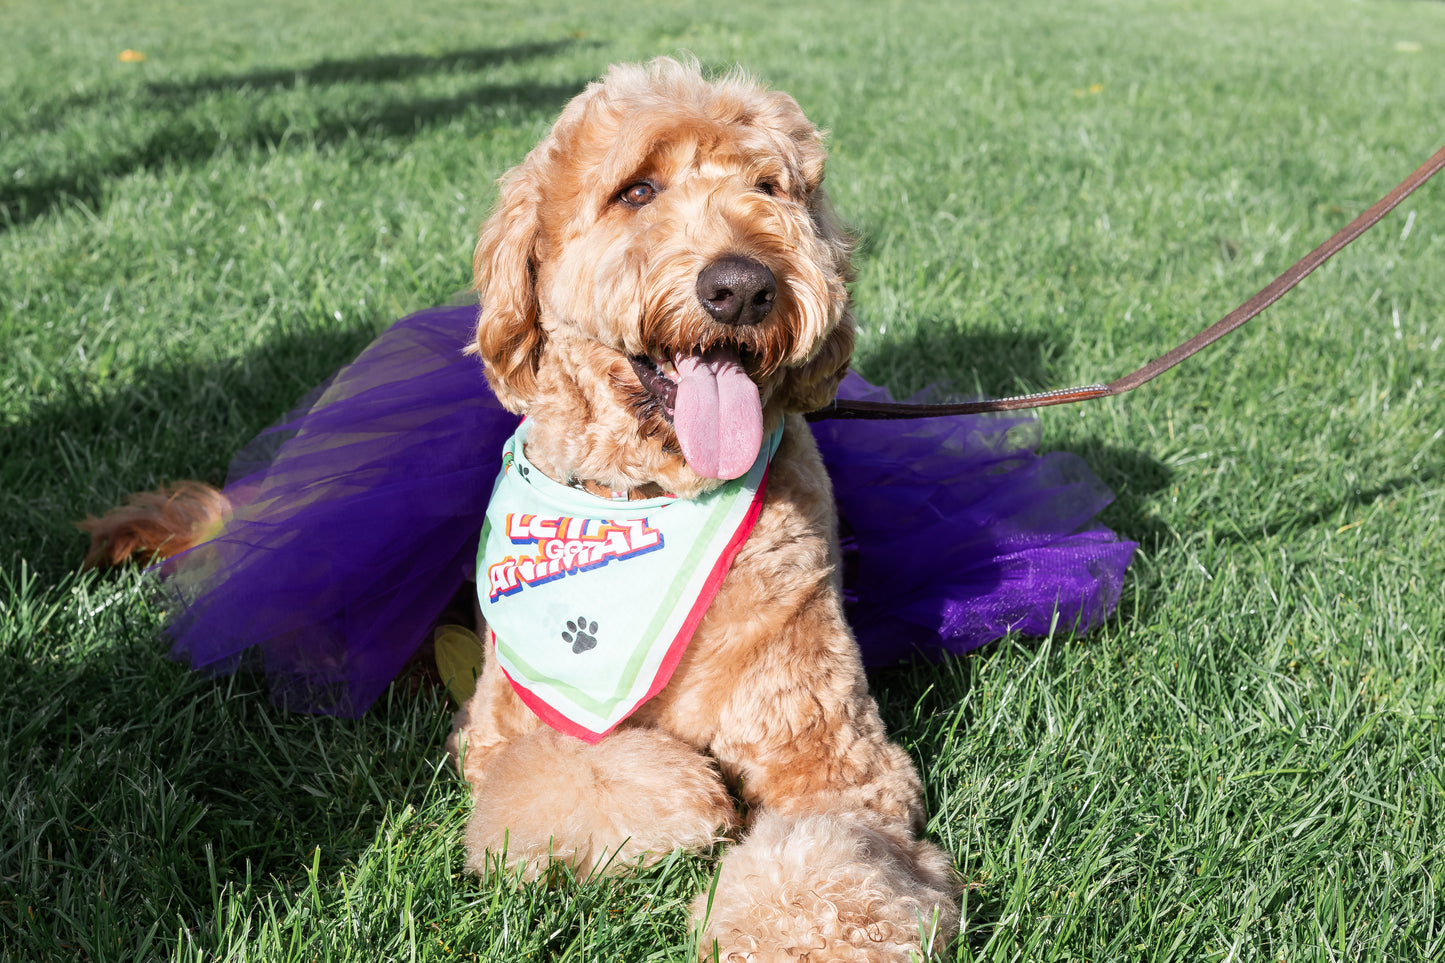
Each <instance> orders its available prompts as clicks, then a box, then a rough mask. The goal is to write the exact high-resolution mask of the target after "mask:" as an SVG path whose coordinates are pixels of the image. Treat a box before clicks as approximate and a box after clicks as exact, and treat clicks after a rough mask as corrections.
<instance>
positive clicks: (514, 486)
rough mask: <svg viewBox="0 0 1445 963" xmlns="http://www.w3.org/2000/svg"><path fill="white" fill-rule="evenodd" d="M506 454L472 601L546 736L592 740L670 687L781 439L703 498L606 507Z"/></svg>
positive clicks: (753, 511)
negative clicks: (549, 731) (739, 474)
mask: <svg viewBox="0 0 1445 963" xmlns="http://www.w3.org/2000/svg"><path fill="white" fill-rule="evenodd" d="M526 433H527V424H526V422H523V423H522V424H521V425H520V426H518V428H517V431H516V433H515V434H513V435H512V437H511V438H510V439H508V441H507V444H506V447H505V448H504V449H503V454H502V470H501V473H500V474H499V475H498V476H497V481H496V484H495V486H494V487H493V490H492V497H491V501H490V502H489V503H488V505H487V514H486V521H485V522H484V524H483V525H482V534H481V544H480V546H479V548H478V554H477V600H478V602H479V603H480V605H481V611H482V615H483V617H484V618H485V619H486V623H487V627H488V628H489V630H490V634H491V638H492V642H493V650H494V652H495V655H496V659H497V662H498V664H499V665H500V666H501V667H502V670H503V671H504V672H505V673H506V675H507V678H508V679H509V680H511V683H512V687H513V689H514V690H515V691H516V693H517V695H518V696H519V697H520V698H521V699H522V701H523V702H525V703H526V704H527V706H528V707H530V708H531V709H532V711H533V712H535V713H536V714H537V715H538V717H540V718H541V719H542V720H543V721H544V722H546V723H547V724H548V725H550V726H552V727H553V728H554V729H557V730H558V731H560V732H564V733H567V734H569V735H573V736H577V737H578V738H581V739H584V740H586V741H588V742H596V741H597V740H599V739H601V738H602V736H603V735H604V734H606V733H607V732H608V731H609V730H611V729H612V728H613V727H614V726H616V725H617V724H618V723H619V722H621V721H622V720H623V719H625V718H627V716H629V715H631V714H632V713H633V712H634V711H635V710H636V709H637V707H638V706H640V705H641V704H642V703H644V702H646V701H647V700H648V699H650V698H652V697H653V696H654V695H656V694H657V693H658V692H660V691H661V690H662V688H663V686H665V685H667V682H668V680H669V679H670V678H671V677H672V673H673V671H674V670H675V669H676V668H677V665H678V662H679V661H680V660H681V659H682V654H683V652H684V651H685V650H686V649H687V644H688V642H689V640H690V639H691V638H692V635H693V632H694V631H695V630H696V629H697V625H698V623H699V622H700V621H702V616H703V614H704V613H705V612H706V611H707V607H708V606H709V605H710V604H711V603H712V600H713V598H714V597H715V596H716V595H717V592H718V589H719V588H720V587H721V585H722V581H723V578H724V577H725V576H726V575H727V570H728V567H729V566H730V565H731V564H732V560H733V557H734V556H735V555H736V554H737V552H738V550H739V549H740V548H741V547H742V545H743V543H744V542H745V541H746V540H747V537H748V533H749V532H751V531H752V527H753V524H754V522H756V521H757V517H758V512H759V511H760V510H761V509H762V503H763V494H764V491H765V489H766V485H767V473H768V465H769V463H770V462H771V460H772V457H773V454H774V452H776V451H777V448H778V443H779V441H780V440H781V439H782V429H781V428H779V429H778V430H777V431H775V432H774V433H773V434H772V435H771V436H769V437H768V438H766V439H764V441H763V446H762V450H761V451H760V452H759V453H758V457H757V459H756V460H755V461H754V462H753V465H752V467H751V468H750V469H749V470H748V472H747V473H746V474H744V475H743V476H742V477H741V478H736V479H733V480H732V481H730V482H727V483H726V484H724V485H722V486H721V487H719V488H717V489H715V490H713V491H711V492H708V493H707V494H705V495H702V496H700V497H698V498H694V499H687V498H678V497H676V496H671V495H665V496H660V497H657V498H646V499H639V500H635V501H626V500H617V501H614V500H611V499H607V498H602V497H599V496H596V495H592V494H589V493H588V492H586V491H583V490H579V489H576V488H571V487H569V486H567V485H562V484H559V483H557V482H555V481H553V480H552V479H550V478H548V477H547V476H546V475H545V474H544V473H543V472H541V471H539V470H538V469H537V468H535V467H534V466H533V465H532V464H531V463H530V462H529V461H528V460H527V457H526V452H525V442H526Z"/></svg>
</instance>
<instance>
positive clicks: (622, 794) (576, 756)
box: [465, 728, 737, 877]
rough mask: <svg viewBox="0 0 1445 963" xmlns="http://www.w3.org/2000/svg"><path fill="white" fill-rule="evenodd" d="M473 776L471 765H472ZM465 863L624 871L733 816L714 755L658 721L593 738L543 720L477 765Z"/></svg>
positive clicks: (694, 841) (705, 841) (722, 827)
mask: <svg viewBox="0 0 1445 963" xmlns="http://www.w3.org/2000/svg"><path fill="white" fill-rule="evenodd" d="M468 778H472V774H470V773H469V774H468ZM472 790H473V794H472V803H473V806H472V818H471V820H470V821H469V822H468V824H467V829H466V837H465V841H466V846H467V853H468V855H467V868H468V869H469V870H471V871H472V872H475V873H478V874H485V873H487V872H489V871H491V869H492V868H494V867H497V866H504V867H506V868H509V869H511V868H521V870H522V872H523V873H524V874H525V875H527V876H528V877H535V876H537V875H538V874H540V873H542V872H543V871H545V870H546V868H547V866H548V864H549V863H551V862H561V863H567V864H569V865H570V866H572V868H573V869H574V870H575V871H576V872H577V873H578V874H579V875H583V876H585V875H587V874H588V873H591V872H593V871H602V872H612V873H620V872H625V871H627V870H630V869H633V868H635V867H636V866H637V865H638V863H639V862H641V863H643V864H646V863H650V862H654V861H656V860H658V859H661V858H662V857H663V856H665V855H666V854H667V853H669V852H671V851H672V850H674V849H687V850H698V851H700V850H706V849H710V848H711V847H712V846H713V844H714V843H715V842H717V841H718V840H719V839H721V838H722V836H723V834H725V833H727V832H729V831H731V829H732V828H733V826H734V825H735V823H736V821H737V815H736V813H735V812H734V811H733V804H732V799H731V797H729V796H728V793H727V789H726V788H725V787H724V786H723V783H722V779H721V778H720V777H719V776H718V774H717V771H716V769H715V767H714V765H713V763H712V761H711V760H710V759H708V758H707V757H706V756H704V755H702V754H701V753H699V752H697V751H696V750H694V749H692V748H691V747H689V746H687V745H684V744H683V743H681V742H679V741H678V740H676V739H674V738H672V737H671V736H668V735H666V734H664V733H662V732H658V731H657V730H654V729H620V730H618V731H616V732H614V733H612V734H610V735H608V736H606V737H605V738H604V739H603V740H602V741H601V742H599V743H597V745H595V746H589V745H587V744H586V743H584V742H582V741H581V740H580V739H574V738H572V737H570V736H564V735H562V734H561V733H559V732H555V731H553V730H551V729H547V728H539V729H535V730H533V731H532V732H530V733H528V734H526V735H524V736H520V737H518V738H516V739H513V740H511V741H509V742H507V743H505V744H503V745H502V746H501V747H499V748H498V749H496V750H494V751H493V752H492V753H491V754H490V755H489V757H488V759H487V762H486V765H485V766H484V767H483V768H482V769H481V771H479V772H477V773H476V774H475V781H474V782H473V786H472Z"/></svg>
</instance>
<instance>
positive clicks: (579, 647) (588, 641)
mask: <svg viewBox="0 0 1445 963" xmlns="http://www.w3.org/2000/svg"><path fill="white" fill-rule="evenodd" d="M562 641H563V642H567V643H569V644H570V645H571V646H572V651H573V652H579V653H580V652H586V651H587V650H588V649H590V648H593V647H594V646H596V645H597V623H596V622H589V621H587V616H585V615H579V616H577V621H575V622H574V621H572V620H571V619H568V620H567V631H565V632H563V633H562Z"/></svg>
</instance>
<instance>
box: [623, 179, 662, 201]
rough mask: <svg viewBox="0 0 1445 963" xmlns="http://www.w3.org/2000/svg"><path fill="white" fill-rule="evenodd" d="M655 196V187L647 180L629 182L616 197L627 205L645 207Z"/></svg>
mask: <svg viewBox="0 0 1445 963" xmlns="http://www.w3.org/2000/svg"><path fill="white" fill-rule="evenodd" d="M656 197H657V188H656V187H654V186H653V185H652V184H650V183H648V182H647V181H638V182H637V183H636V184H629V185H628V186H627V187H624V188H623V189H622V193H621V194H618V195H617V199H618V200H620V201H621V202H622V203H624V204H626V205H628V206H629V207H645V206H647V205H648V204H651V203H652V202H653V200H654V199H655V198H656Z"/></svg>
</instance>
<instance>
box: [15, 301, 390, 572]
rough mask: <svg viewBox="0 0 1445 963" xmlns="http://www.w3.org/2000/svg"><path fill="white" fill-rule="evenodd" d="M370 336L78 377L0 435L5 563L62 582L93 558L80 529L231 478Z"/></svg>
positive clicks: (350, 332) (364, 332) (350, 333)
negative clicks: (93, 519) (170, 492)
mask: <svg viewBox="0 0 1445 963" xmlns="http://www.w3.org/2000/svg"><path fill="white" fill-rule="evenodd" d="M372 337H374V331H373V329H371V328H370V327H366V326H360V325H359V326H354V327H346V328H326V327H321V326H317V327H315V328H310V329H307V330H303V331H295V332H291V333H287V334H282V335H278V336H276V337H274V338H273V339H271V340H270V341H268V342H266V343H265V344H264V345H262V346H261V347H259V348H257V349H255V350H253V351H251V352H249V353H248V354H246V355H245V356H244V357H240V358H233V359H228V360H226V361H224V362H219V363H208V364H207V363H196V362H186V363H179V364H175V363H172V364H160V365H156V366H152V367H149V368H141V369H139V370H137V371H136V372H134V373H133V374H131V375H130V376H129V377H128V378H127V379H126V380H125V381H124V382H119V381H114V380H111V381H106V382H104V383H102V384H100V385H96V384H92V383H85V382H82V381H80V380H75V381H72V382H68V383H66V384H65V385H64V386H62V387H61V389H60V390H58V391H56V392H55V395H54V397H53V398H52V399H51V400H49V401H47V402H45V403H43V404H39V405H37V406H35V407H34V408H33V409H32V410H31V411H30V412H29V413H28V415H27V416H26V417H25V418H23V419H22V420H20V421H19V422H18V423H16V424H14V425H11V426H8V427H6V429H5V430H4V431H3V432H0V560H3V561H4V563H5V564H7V565H13V564H14V563H16V562H17V561H18V559H20V558H24V559H25V560H26V561H27V562H28V564H29V566H30V568H31V570H32V571H36V572H38V573H39V574H40V575H41V576H42V577H43V578H46V579H48V580H58V579H60V578H61V577H63V576H64V574H65V573H66V572H69V571H73V570H74V569H75V568H76V567H77V566H78V565H79V563H80V559H81V557H82V556H83V555H84V552H85V538H84V536H82V535H81V534H80V533H79V532H77V531H76V530H75V528H74V522H75V521H77V520H79V519H81V518H84V517H85V516H86V515H87V514H99V513H101V512H103V511H105V510H106V509H107V508H110V507H111V506H113V505H116V504H118V503H119V502H120V500H121V499H122V498H123V497H124V496H125V495H127V494H129V493H131V492H134V491H140V490H144V489H149V488H153V487H155V486H156V485H157V484H160V483H162V482H170V481H177V480H180V479H183V478H195V479H199V480H201V481H206V482H210V483H212V484H220V483H221V482H223V481H224V479H225V472H226V466H227V465H228V464H229V463H230V460H231V457H232V456H233V455H234V454H235V453H236V452H237V451H238V450H239V449H240V448H241V446H242V445H244V444H245V443H246V442H247V441H249V440H250V439H251V438H252V437H254V436H255V435H256V434H257V433H258V432H260V431H261V430H262V429H264V428H266V427H267V426H269V425H270V424H271V423H273V422H274V421H275V420H276V419H277V418H279V417H281V416H282V415H284V414H285V413H286V412H287V411H288V410H290V408H291V407H292V405H294V404H295V403H296V402H297V400H298V399H300V398H301V396H302V395H304V394H305V393H306V392H308V391H310V390H311V389H312V388H313V387H314V386H315V385H317V384H319V383H320V382H321V381H322V380H323V379H325V378H326V377H328V376H329V375H330V374H331V373H332V372H333V371H334V370H335V369H336V368H337V367H339V366H341V365H343V364H345V363H347V362H348V361H350V360H352V359H353V358H354V357H355V356H356V355H357V354H358V353H360V351H361V349H362V348H363V347H365V346H366V344H367V343H368V342H369V341H370V340H371V339H372Z"/></svg>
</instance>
